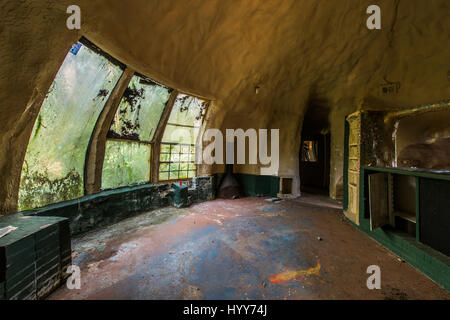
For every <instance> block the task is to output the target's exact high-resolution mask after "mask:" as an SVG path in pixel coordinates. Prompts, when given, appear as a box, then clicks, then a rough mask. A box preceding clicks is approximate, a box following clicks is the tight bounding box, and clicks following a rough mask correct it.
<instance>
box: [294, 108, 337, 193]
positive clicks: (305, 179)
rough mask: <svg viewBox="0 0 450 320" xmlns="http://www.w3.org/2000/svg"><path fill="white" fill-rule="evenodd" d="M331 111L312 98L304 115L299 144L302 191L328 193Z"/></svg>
mask: <svg viewBox="0 0 450 320" xmlns="http://www.w3.org/2000/svg"><path fill="white" fill-rule="evenodd" d="M328 116H329V110H328V108H327V107H324V106H323V103H321V101H314V100H313V101H310V105H309V107H308V110H307V112H306V114H305V118H304V120H303V121H304V122H303V129H302V141H301V146H300V155H299V159H300V186H301V190H302V191H303V192H307V193H313V194H321V195H326V196H328V195H329V189H330V142H331V139H330V138H331V137H330V125H329V121H328Z"/></svg>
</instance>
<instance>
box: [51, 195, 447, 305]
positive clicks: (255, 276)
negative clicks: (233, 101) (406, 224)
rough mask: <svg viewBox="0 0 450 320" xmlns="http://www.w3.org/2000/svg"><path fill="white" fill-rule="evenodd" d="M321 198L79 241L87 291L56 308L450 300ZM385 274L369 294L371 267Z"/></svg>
mask: <svg viewBox="0 0 450 320" xmlns="http://www.w3.org/2000/svg"><path fill="white" fill-rule="evenodd" d="M340 208H341V206H340V204H339V203H338V202H335V201H332V200H330V199H327V198H326V197H323V196H310V195H305V196H304V197H302V198H300V199H296V200H286V201H283V202H279V203H270V202H267V201H265V199H264V198H244V199H237V200H215V201H211V202H206V203H201V204H196V205H194V206H192V207H190V208H185V209H174V208H164V209H161V210H156V211H153V212H149V213H144V214H142V215H139V216H137V217H133V218H130V219H127V220H125V221H122V222H120V223H117V224H115V225H113V226H110V227H108V228H105V229H102V230H100V231H94V232H91V233H89V234H86V235H84V236H82V237H79V238H76V239H74V240H73V244H72V245H73V250H74V264H77V265H79V266H80V268H81V279H82V281H81V282H82V286H81V289H80V290H68V289H67V288H66V287H65V286H64V287H61V288H60V289H59V290H57V291H56V292H54V293H53V294H52V295H51V296H50V297H49V299H450V293H449V292H448V291H446V290H445V289H443V288H441V287H439V286H438V285H437V284H435V283H434V282H433V281H431V280H430V279H428V278H427V277H426V276H424V275H423V274H421V273H420V272H418V271H417V270H415V269H414V268H413V267H411V266H410V265H408V264H407V263H404V262H401V260H399V259H398V258H397V257H396V256H395V255H393V254H392V253H390V252H389V251H388V250H387V249H385V248H384V247H382V246H381V245H379V244H378V243H376V242H375V241H374V240H372V239H370V238H369V237H368V236H367V235H365V234H364V233H362V232H360V231H359V230H357V229H355V228H354V227H353V226H351V225H350V224H349V223H348V222H347V221H345V220H344V218H343V215H342V209H340ZM370 265H378V266H380V268H381V286H382V289H381V290H368V288H367V286H366V281H367V278H368V277H369V275H368V274H367V273H366V270H367V267H368V266H370Z"/></svg>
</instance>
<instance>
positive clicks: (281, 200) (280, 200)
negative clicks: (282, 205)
mask: <svg viewBox="0 0 450 320" xmlns="http://www.w3.org/2000/svg"><path fill="white" fill-rule="evenodd" d="M266 201H268V202H274V203H277V202H283V201H284V200H283V199H281V198H270V199H266Z"/></svg>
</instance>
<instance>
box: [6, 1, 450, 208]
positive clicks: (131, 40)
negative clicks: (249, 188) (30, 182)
mask: <svg viewBox="0 0 450 320" xmlns="http://www.w3.org/2000/svg"><path fill="white" fill-rule="evenodd" d="M375 2H376V3H377V4H378V5H379V6H380V7H381V9H382V29H381V30H375V31H370V30H368V29H367V28H366V27H365V23H366V19H367V14H366V13H365V11H366V8H367V6H368V5H369V3H368V2H367V1H365V0H341V1H327V0H270V1H268V0H246V1H241V0H229V1H223V0H192V1H181V0H165V1H160V0H128V1H123V0H108V1H106V0H96V1H91V0H80V1H75V0H59V1H53V0H40V1H28V0H8V1H2V2H1V4H0V21H1V22H0V37H1V40H2V46H1V47H0V59H1V61H2V64H1V65H0V84H1V88H2V90H0V145H1V150H2V152H1V155H0V177H1V178H2V182H3V183H2V184H1V185H0V213H3V214H4V213H10V212H14V211H15V210H16V207H17V206H16V202H17V190H18V185H19V182H20V171H21V168H22V162H23V158H24V155H25V152H26V146H27V142H28V139H29V136H30V134H31V130H32V128H33V124H34V121H35V119H36V117H37V114H38V112H39V108H40V105H41V103H42V101H43V99H44V97H45V94H46V92H47V91H48V89H49V87H50V85H51V83H52V80H53V78H54V77H55V75H56V73H57V71H58V68H59V66H60V65H61V63H62V61H63V59H64V57H65V54H66V53H67V51H68V49H69V48H70V46H71V44H72V43H73V42H75V41H76V40H77V39H78V38H79V37H80V36H82V35H84V36H86V37H87V38H88V39H89V40H91V41H92V42H94V43H95V44H96V45H98V46H99V47H101V48H102V49H103V50H105V51H106V52H108V53H109V54H111V55H112V56H114V57H115V58H117V59H118V60H120V61H122V62H123V63H125V64H127V65H129V66H130V67H131V68H133V69H135V70H137V71H139V72H140V73H143V74H145V75H147V76H149V77H152V78H154V79H155V80H157V81H160V82H162V83H164V84H166V85H168V86H172V87H174V88H177V89H179V90H181V91H185V92H188V93H192V94H196V95H199V96H202V97H205V98H209V99H213V100H214V103H213V104H212V107H211V110H210V112H209V114H208V119H209V123H208V126H209V127H213V128H222V129H224V128H239V127H243V128H246V127H253V128H255V129H258V128H269V129H270V128H280V129H281V132H280V142H281V146H280V154H281V159H280V165H281V166H280V169H279V174H280V175H291V174H293V175H297V174H298V151H299V146H300V134H301V127H302V118H303V115H304V112H305V110H306V107H307V101H308V97H309V96H310V95H311V94H313V95H314V96H315V97H318V98H320V99H323V100H326V101H328V102H329V104H330V106H329V108H330V110H331V113H330V124H331V139H332V154H331V158H332V160H331V161H332V164H331V192H330V193H331V195H332V196H336V195H338V194H339V191H337V190H338V189H339V185H340V184H341V180H342V179H341V177H342V156H343V121H344V116H345V114H348V113H350V112H351V111H354V110H356V109H358V108H360V107H361V106H362V105H367V106H371V107H377V108H395V107H398V106H408V105H418V104H428V103H433V102H436V101H440V100H442V99H445V98H448V97H449V95H450V92H449V84H450V82H449V79H448V70H450V65H449V60H448V57H449V56H450V47H449V46H448V45H446V44H447V43H448V39H449V35H450V22H449V19H448V17H447V13H448V12H449V11H450V3H449V2H448V1H447V0H430V1H423V0H409V1H404V0H394V1H393V0H377V1H375ZM375 2H374V3H375ZM72 4H78V5H80V7H81V10H82V28H81V30H80V31H70V30H68V29H67V28H66V27H65V25H66V19H67V17H68V15H67V14H66V8H67V6H69V5H72ZM370 4H372V3H370ZM386 80H387V81H389V82H399V83H400V89H399V92H398V94H395V95H383V94H382V93H381V90H380V85H381V84H383V83H386ZM255 86H259V87H260V90H259V94H258V95H256V94H255ZM203 170H204V171H211V170H212V171H215V170H220V166H219V167H213V168H208V169H203ZM239 171H240V172H242V173H254V172H255V169H254V168H253V167H252V166H244V167H242V168H240V169H239Z"/></svg>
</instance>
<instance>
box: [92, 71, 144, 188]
mask: <svg viewBox="0 0 450 320" xmlns="http://www.w3.org/2000/svg"><path fill="white" fill-rule="evenodd" d="M134 73H135V71H134V70H132V69H130V68H126V69H125V71H124V73H123V74H122V77H121V78H120V80H119V82H118V83H117V85H116V87H115V88H114V91H113V92H112V93H111V96H110V98H109V100H108V102H107V103H106V105H105V107H104V108H103V111H102V113H101V114H100V117H99V118H98V120H97V123H96V124H95V128H94V131H93V132H92V136H91V140H90V142H89V147H88V150H87V152H86V162H85V170H84V191H85V194H94V193H98V192H100V191H101V183H102V170H103V161H104V159H105V149H106V137H107V134H108V131H109V128H110V126H111V122H112V120H113V118H114V116H115V114H116V112H117V109H118V107H119V104H120V101H121V99H122V96H123V94H124V92H125V90H126V89H127V87H128V84H129V83H130V81H131V78H132V77H133V75H134Z"/></svg>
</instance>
